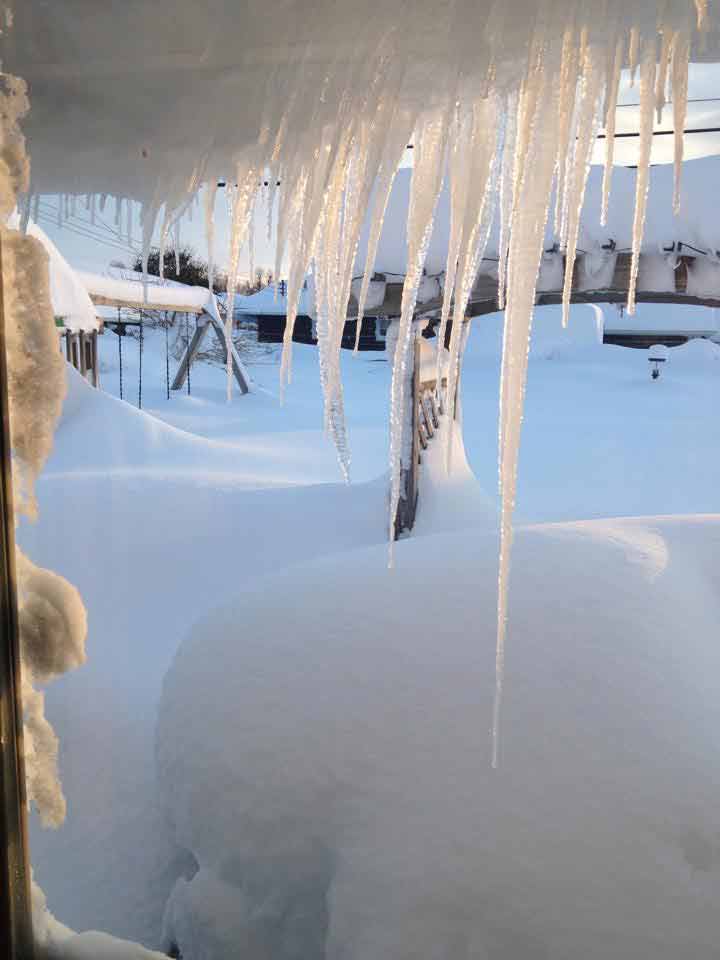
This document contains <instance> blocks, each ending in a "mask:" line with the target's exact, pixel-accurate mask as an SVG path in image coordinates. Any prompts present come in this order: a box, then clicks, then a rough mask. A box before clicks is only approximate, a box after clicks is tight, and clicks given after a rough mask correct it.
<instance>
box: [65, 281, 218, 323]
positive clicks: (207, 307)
mask: <svg viewBox="0 0 720 960" xmlns="http://www.w3.org/2000/svg"><path fill="white" fill-rule="evenodd" d="M136 276H137V279H121V278H120V277H117V276H108V275H107V274H98V273H86V272H85V271H78V277H79V278H80V280H81V281H82V283H83V284H84V286H85V288H86V290H87V292H88V293H89V294H90V297H91V298H92V300H93V301H94V302H95V303H96V304H97V305H99V306H135V307H145V308H146V309H148V310H176V311H178V312H180V313H196V314H200V313H207V314H209V315H210V316H212V317H215V318H216V319H219V317H220V314H219V311H218V305H217V300H216V299H215V295H214V294H212V293H211V292H210V291H209V290H208V289H207V287H191V286H188V285H187V284H183V283H177V282H174V281H165V280H163V281H161V280H159V278H158V277H152V278H149V280H148V282H147V283H143V281H142V275H141V274H137V275H136Z"/></svg>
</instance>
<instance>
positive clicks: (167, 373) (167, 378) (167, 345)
mask: <svg viewBox="0 0 720 960" xmlns="http://www.w3.org/2000/svg"><path fill="white" fill-rule="evenodd" d="M168 331H169V321H168V314H167V310H166V311H165V389H166V391H167V398H168V400H169V399H170V343H169V336H170V334H169V332H168Z"/></svg>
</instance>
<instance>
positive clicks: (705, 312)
mask: <svg viewBox="0 0 720 960" xmlns="http://www.w3.org/2000/svg"><path fill="white" fill-rule="evenodd" d="M603 310H604V313H605V330H606V331H607V332H608V333H613V332H618V331H623V332H627V331H637V332H639V333H642V332H645V331H647V332H652V333H660V332H664V333H679V334H704V335H708V334H709V335H711V336H713V335H714V336H716V337H717V336H718V335H720V328H718V316H717V311H716V310H715V309H714V308H712V307H694V306H686V305H685V304H681V303H680V304H677V303H674V304H669V303H639V304H638V305H637V307H636V308H635V314H634V315H633V316H632V317H629V316H628V315H627V313H626V312H625V311H624V310H623V311H622V312H621V310H620V308H619V307H613V306H610V305H609V304H608V305H607V306H605V307H603Z"/></svg>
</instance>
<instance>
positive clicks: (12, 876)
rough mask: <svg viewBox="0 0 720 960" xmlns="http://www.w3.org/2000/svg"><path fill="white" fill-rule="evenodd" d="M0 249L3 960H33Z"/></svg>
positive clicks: (0, 890)
mask: <svg viewBox="0 0 720 960" xmlns="http://www.w3.org/2000/svg"><path fill="white" fill-rule="evenodd" d="M10 450H11V443H10V416H9V410H8V379H7V355H6V336H5V309H4V292H3V284H2V247H1V246H0V860H1V861H2V866H1V869H0V960H32V958H33V957H34V952H35V951H34V938H33V931H32V915H31V898H30V863H29V855H28V823H27V793H26V786H25V757H24V751H23V719H22V703H21V675H20V642H19V631H18V602H17V579H16V573H15V517H14V511H13V494H12V469H11V460H10Z"/></svg>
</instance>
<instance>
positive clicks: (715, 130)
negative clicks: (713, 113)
mask: <svg viewBox="0 0 720 960" xmlns="http://www.w3.org/2000/svg"><path fill="white" fill-rule="evenodd" d="M689 133H720V127H693V128H692V129H691V130H683V136H685V135H687V134H689ZM652 135H653V136H654V137H672V136H674V135H675V131H674V130H653V134H652ZM639 136H640V131H639V130H633V131H628V132H626V133H616V134H615V139H616V140H621V139H624V138H626V137H639ZM597 139H598V140H607V134H605V133H599V134H598V135H597Z"/></svg>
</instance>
